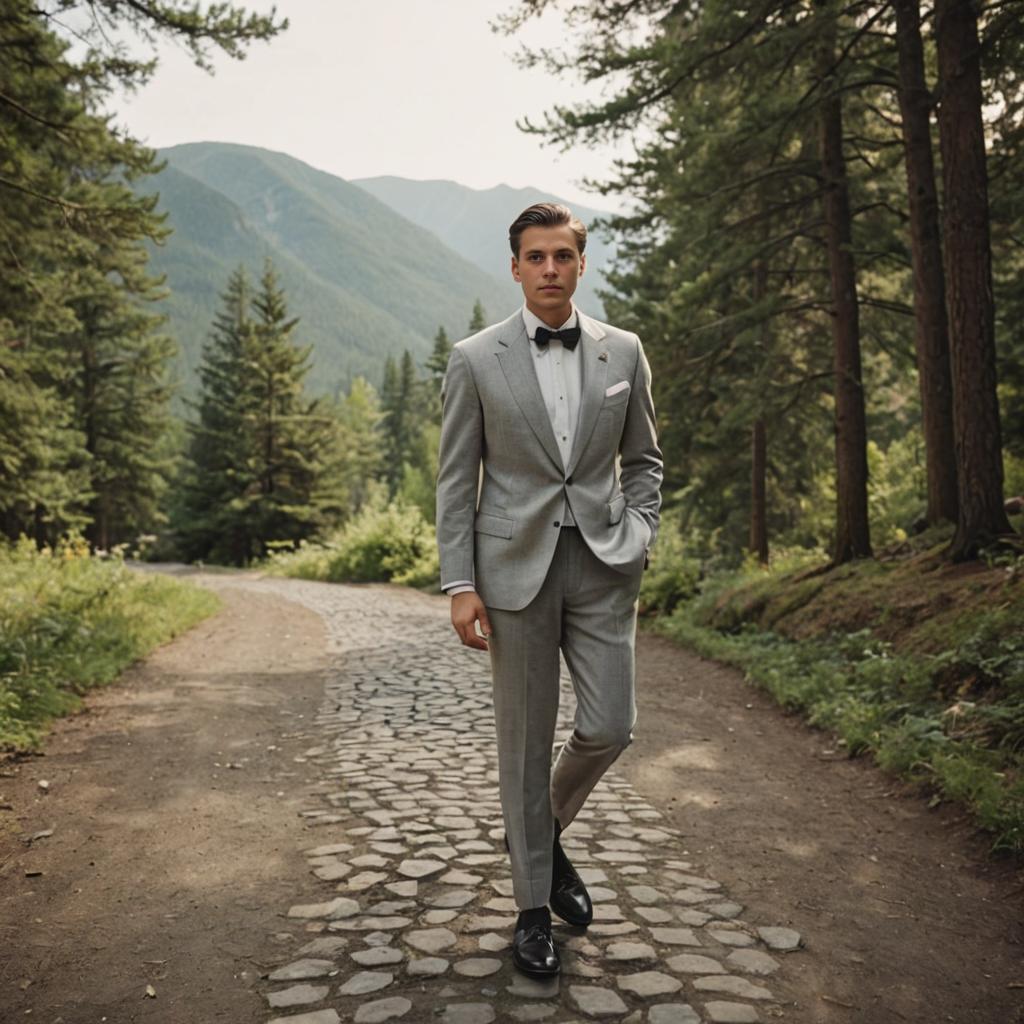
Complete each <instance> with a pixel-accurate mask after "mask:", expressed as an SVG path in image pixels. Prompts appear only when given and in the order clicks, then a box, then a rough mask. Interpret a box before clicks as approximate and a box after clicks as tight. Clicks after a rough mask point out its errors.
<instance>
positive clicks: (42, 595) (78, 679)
mask: <svg viewBox="0 0 1024 1024" xmlns="http://www.w3.org/2000/svg"><path fill="white" fill-rule="evenodd" d="M0 593H2V594H3V602H2V603H0V748H4V749H14V750H28V749H35V748H37V747H38V746H39V743H40V741H41V739H42V735H43V732H44V726H45V725H46V723H47V721H48V720H50V719H51V718H54V717H56V716H58V715H61V714H65V713H67V712H68V711H71V710H74V709H75V708H76V707H77V706H78V705H79V704H80V703H81V695H82V694H84V693H85V692H87V691H88V690H89V689H91V688H92V687H94V686H100V685H103V684H104V683H108V682H110V681H112V680H113V679H116V678H117V676H118V675H119V674H120V673H121V671H122V670H123V669H124V668H125V667H126V666H127V665H129V664H131V663H132V662H133V661H135V660H137V659H138V658H141V657H142V656H143V655H145V654H148V653H149V651H151V650H152V649H153V648H154V647H156V646H158V645H159V644H161V643H164V642H165V641H167V640H169V639H171V637H173V636H175V635H176V634H178V633H180V632H182V631H183V630H185V629H187V628H188V627H189V626H191V625H193V624H194V623H196V622H198V621H199V620H200V619H202V618H205V617H206V616H207V615H209V614H210V613H211V612H213V611H214V610H215V609H216V608H217V607H218V606H219V601H218V599H217V598H216V597H215V596H214V595H213V594H211V593H210V592H209V591H206V590H201V589H199V588H198V587H193V586H189V585H188V584H186V583H183V582H181V581H180V580H175V579H171V578H170V577H167V576H160V575H157V574H148V573H146V574H143V573H140V572H133V571H132V570H130V569H128V568H127V567H126V566H125V565H124V563H123V561H122V560H121V558H120V557H119V556H114V557H110V558H100V557H97V556H90V554H89V549H88V545H87V544H86V543H85V541H84V540H82V538H80V537H71V538H68V539H66V540H64V541H62V542H61V543H60V544H58V545H57V547H56V548H53V549H50V548H44V549H43V550H41V551H40V550H37V549H36V547H35V545H34V544H33V543H32V542H31V541H29V540H27V539H24V538H23V539H22V540H21V541H20V542H19V543H17V544H15V545H10V544H6V543H4V544H0Z"/></svg>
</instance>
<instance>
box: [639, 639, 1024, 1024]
mask: <svg viewBox="0 0 1024 1024" xmlns="http://www.w3.org/2000/svg"><path fill="white" fill-rule="evenodd" d="M638 652H639V653H638V664H637V671H638V678H639V679H641V680H642V681H643V683H642V687H643V689H642V693H641V695H640V721H641V726H642V730H641V731H640V732H639V733H638V738H637V742H636V744H635V745H634V748H632V749H630V750H629V751H627V752H626V754H624V755H623V758H622V762H621V764H622V767H623V768H624V769H625V772H626V774H627V776H628V777H629V778H630V779H631V781H632V782H633V783H634V785H635V786H636V787H637V789H638V790H640V791H641V792H642V793H644V795H645V796H646V797H647V798H648V799H649V800H651V802H652V803H654V804H655V806H657V807H659V808H661V809H662V810H664V811H665V812H666V813H667V814H668V816H669V818H670V820H671V821H672V822H673V823H674V824H675V825H676V826H677V827H679V828H680V829H681V830H682V832H683V833H684V835H686V836H687V837H688V839H689V842H688V844H687V848H688V849H689V850H690V852H691V853H693V854H695V855H697V856H699V857H700V858H701V859H702V861H703V862H704V863H705V864H706V865H707V868H708V871H709V873H711V874H713V875H714V877H715V878H718V879H721V881H722V882H723V883H724V884H725V885H726V886H727V887H728V888H729V890H730V892H731V893H732V895H733V896H734V897H735V898H738V899H740V900H741V901H743V902H749V903H750V904H751V905H758V906H761V907H771V908H772V909H773V912H774V913H775V916H776V917H778V918H779V919H780V920H781V921H784V922H785V923H788V924H789V925H790V926H791V927H793V928H796V929H797V930H799V931H800V932H802V933H803V934H804V935H806V936H807V937H808V943H809V944H811V945H812V947H813V949H812V951H813V953H814V956H813V957H806V958H804V959H802V960H797V959H795V958H794V959H793V964H794V968H793V969H794V970H797V971H800V972H801V975H802V977H801V985H800V1003H801V1006H800V1008H799V1010H797V1011H795V1012H794V1013H793V1019H795V1020H799V1021H813V1022H819V1021H820V1022H828V1024H832V1022H848V1024H889V1022H904V1021H907V1022H911V1024H932V1022H939V1021H955V1022H957V1024H960V1022H966V1021H972V1022H977V1024H1019V1022H1021V1021H1024V914H1022V909H1024V872H1022V871H1021V869H1020V868H1019V866H1015V865H1014V864H1012V863H1008V862H1006V861H1002V862H998V861H995V860H993V859H992V858H991V857H989V856H988V853H987V847H986V844H985V842H984V840H983V839H982V838H981V837H979V836H978V835H977V834H976V833H975V832H974V830H973V829H972V828H971V826H970V824H969V822H968V821H967V820H966V816H965V815H963V814H961V813H958V812H956V811H955V810H953V809H952V808H949V807H939V808H934V809H929V808H928V806H927V802H926V801H925V800H924V799H922V798H921V797H919V796H915V795H913V794H911V793H909V792H908V787H906V786H902V785H900V784H899V783H898V782H897V781H895V780H893V779H892V778H891V777H889V776H886V775H884V774H883V773H882V772H880V771H879V770H877V769H876V768H874V767H873V766H872V765H871V764H870V762H869V761H867V760H866V759H858V760H853V761H851V760H850V759H848V758H847V757H845V756H844V755H843V754H842V752H841V751H836V750H834V749H832V745H831V744H830V742H829V737H828V735H827V734H825V733H822V732H820V731H818V730H815V729H811V728H809V727H807V726H806V725H805V724H804V723H803V722H802V721H801V720H800V719H799V718H798V717H796V716H794V715H788V714H786V713H784V712H783V711H781V710H780V709H779V708H778V706H777V705H775V704H774V703H773V702H772V701H771V700H770V699H769V698H768V697H767V696H765V695H764V694H763V693H761V692H760V691H758V690H757V689H755V688H754V687H752V686H750V685H748V684H746V683H744V682H743V679H742V676H741V674H740V673H739V672H737V671H735V670H733V669H731V668H726V667H724V666H721V665H718V664H716V663H715V662H710V661H706V660H704V659H703V658H700V657H697V656H696V655H693V654H690V653H689V652H686V651H682V650H680V649H679V648H678V647H676V646H675V645H673V644H671V643H669V642H668V641H666V640H664V639H662V638H660V637H657V636H653V635H648V636H645V637H644V638H643V642H642V643H641V644H640V645H639V648H638Z"/></svg>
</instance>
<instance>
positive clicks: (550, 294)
mask: <svg viewBox="0 0 1024 1024" xmlns="http://www.w3.org/2000/svg"><path fill="white" fill-rule="evenodd" d="M585 268H586V257H584V256H583V255H581V253H580V252H579V251H578V250H577V248H576V236H575V235H574V234H573V231H572V228H570V227H569V225H568V224H559V225H557V226H555V227H529V228H527V229H526V230H525V231H524V232H523V233H522V235H521V236H520V238H519V257H518V258H516V257H515V256H513V257H512V277H513V278H515V280H516V281H518V282H519V283H520V284H521V285H522V286H523V295H524V296H525V298H526V306H527V309H529V310H530V312H531V313H534V314H535V315H536V316H538V317H540V319H541V320H544V321H545V323H548V325H549V326H556V327H557V326H558V325H559V324H561V323H563V322H564V321H565V320H566V319H567V318H568V316H569V311H570V308H571V301H572V296H573V292H575V291H576V284H577V282H578V281H579V279H580V276H581V275H582V273H583V271H584V269H585ZM563 314H564V315H563ZM551 321H557V322H551Z"/></svg>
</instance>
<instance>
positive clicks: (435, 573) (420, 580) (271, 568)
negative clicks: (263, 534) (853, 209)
mask: <svg viewBox="0 0 1024 1024" xmlns="http://www.w3.org/2000/svg"><path fill="white" fill-rule="evenodd" d="M265 567H266V570H267V571H268V572H270V573H273V574H275V575H280V576H297V577H299V578H301V579H314V580H324V581H326V582H329V583H399V584H404V585H406V586H410V587H427V586H434V587H437V585H438V583H439V574H440V566H439V564H438V556H437V541H436V539H435V535H434V529H433V527H432V526H431V525H430V524H429V523H428V522H427V521H426V519H425V518H424V517H423V513H422V512H421V511H420V510H419V509H418V508H417V507H416V506H414V505H406V504H405V503H404V502H402V501H393V502H388V501H387V499H386V497H385V496H384V493H383V491H382V490H381V489H378V490H377V491H375V492H374V493H373V495H372V496H371V497H370V499H369V500H368V501H367V503H366V505H364V506H363V509H362V511H361V512H360V513H359V514H358V515H357V516H356V517H355V518H354V519H352V520H351V521H350V522H349V523H347V524H346V525H345V527H344V528H343V529H341V530H340V531H339V532H337V533H336V534H334V535H333V536H331V537H329V538H327V539H326V540H324V541H321V542H319V543H306V544H302V545H300V547H299V548H298V550H296V551H291V552H287V553H279V554H274V555H272V556H271V557H270V558H268V559H267V562H266V563H265Z"/></svg>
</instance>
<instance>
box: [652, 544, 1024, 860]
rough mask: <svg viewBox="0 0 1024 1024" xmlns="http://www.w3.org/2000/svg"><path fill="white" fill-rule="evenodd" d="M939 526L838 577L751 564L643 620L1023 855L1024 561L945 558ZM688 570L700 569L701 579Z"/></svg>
mask: <svg viewBox="0 0 1024 1024" xmlns="http://www.w3.org/2000/svg"><path fill="white" fill-rule="evenodd" d="M947 543H948V536H947V533H946V532H945V531H942V530H939V531H936V532H933V533H930V534H927V535H922V537H921V538H918V539H916V540H915V542H914V543H913V544H907V543H904V544H901V545H900V546H899V547H898V548H897V549H893V550H890V551H888V552H884V553H882V554H881V555H880V556H879V557H878V558H877V559H873V560H864V561H859V562H855V563H852V564H848V565H844V566H841V567H838V568H836V569H833V570H831V571H823V566H822V565H821V564H820V563H819V564H818V565H817V566H808V565H807V564H804V565H801V566H798V567H795V568H794V567H793V566H791V565H790V566H785V567H784V568H781V569H768V570H765V569H761V568H754V567H748V568H747V569H745V570H742V571H738V572H735V573H729V574H720V575H717V576H714V577H712V578H710V579H707V580H704V581H703V582H702V583H701V584H699V586H698V588H696V589H695V591H691V594H690V596H689V598H688V599H687V600H684V601H681V602H677V604H676V606H675V608H674V610H673V611H672V612H671V613H670V614H662V615H657V616H655V618H654V619H653V620H652V621H651V623H650V626H649V628H651V629H653V630H654V631H656V632H658V633H661V634H663V635H665V636H668V637H670V638H671V639H673V640H676V641H677V642H679V643H681V644H683V645H685V646H687V647H690V648H692V649H694V650H696V651H698V652H699V653H701V654H702V655H705V656H706V657H710V658H714V659H716V660H718V661H721V662H725V663H728V664H732V665H736V666H737V667H739V668H741V669H742V670H743V671H744V672H745V674H746V676H747V678H748V680H750V681H751V682H753V683H755V684H756V685H758V686H761V687H763V688H764V689H765V690H767V691H768V692H769V693H770V694H771V695H772V696H773V697H774V698H775V700H776V701H778V703H779V704H781V705H782V706H783V707H786V708H789V709H792V710H794V711H797V712H799V713H801V714H802V715H803V716H804V717H805V718H806V719H807V721H808V722H810V723H811V724H812V725H815V726H819V727H820V728H822V729H826V730H829V731H831V732H833V733H834V734H836V736H837V742H838V743H839V745H840V746H842V747H845V748H846V749H847V751H848V753H849V755H850V756H857V755H860V754H868V755H870V756H873V757H874V759H875V760H876V761H877V762H878V764H879V765H880V766H882V767H883V768H885V769H886V770H889V771H892V772H895V773H897V774H899V775H901V776H903V777H905V778H909V779H912V780H915V781H917V782H919V783H920V784H921V785H922V787H924V788H925V789H926V791H927V792H929V793H930V795H931V800H932V802H933V803H938V802H940V801H942V800H950V801H956V802H958V803H960V804H963V805H964V806H966V807H967V808H969V809H970V811H971V812H972V814H973V815H974V817H975V820H976V821H977V823H978V824H979V825H980V826H981V827H982V828H983V829H985V830H986V831H987V832H988V833H990V835H991V841H992V848H993V850H995V851H1006V852H1012V853H1014V854H1018V855H1019V854H1022V853H1024V559H1022V558H1020V557H1018V558H1016V559H1015V558H1013V557H1012V556H1007V557H1006V558H1005V559H1004V560H1003V561H1002V562H999V563H991V564H986V563H984V562H982V563H972V564H968V565H951V564H949V563H948V562H946V561H945V559H944V558H943V550H944V548H945V546H946V544H947ZM691 575H692V573H691Z"/></svg>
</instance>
